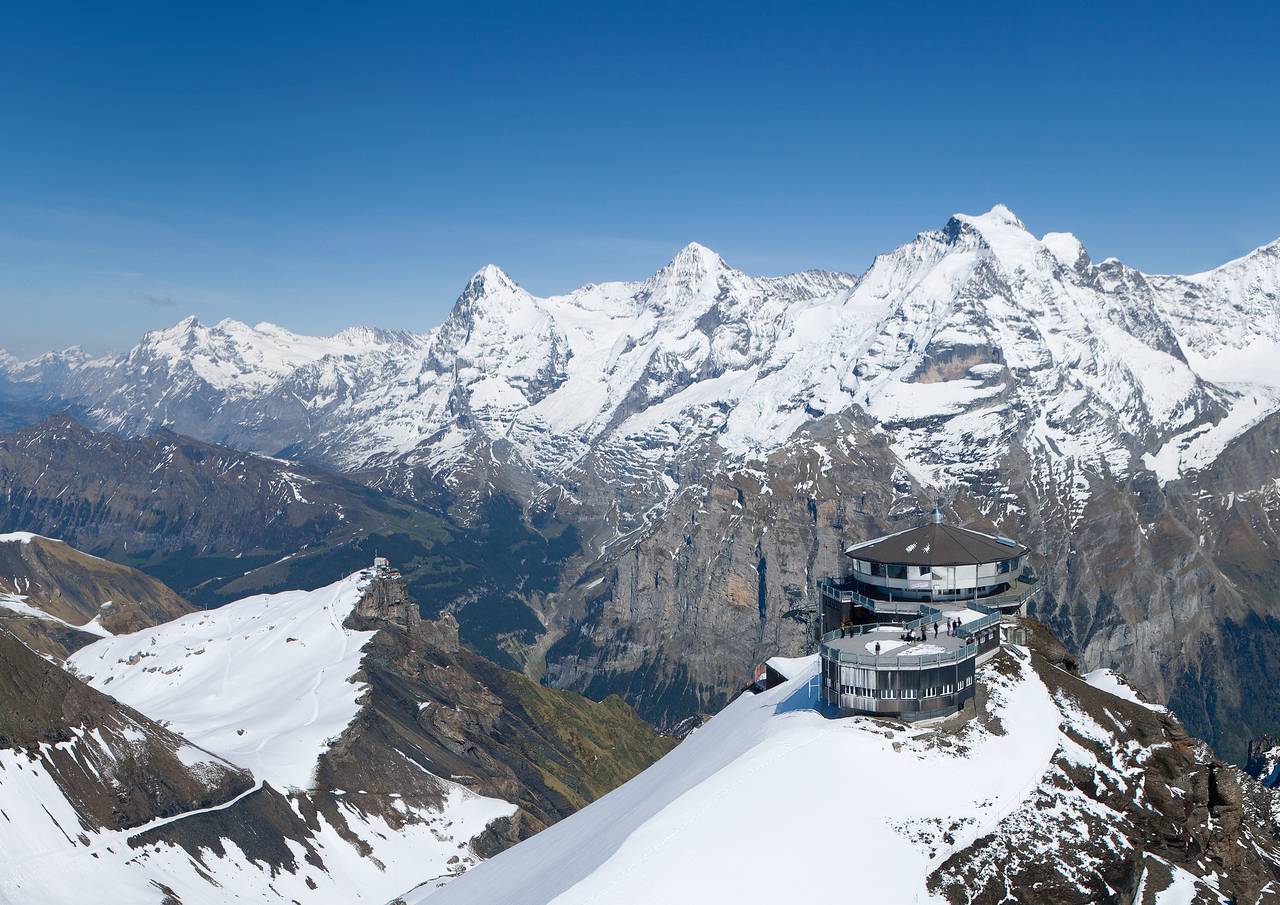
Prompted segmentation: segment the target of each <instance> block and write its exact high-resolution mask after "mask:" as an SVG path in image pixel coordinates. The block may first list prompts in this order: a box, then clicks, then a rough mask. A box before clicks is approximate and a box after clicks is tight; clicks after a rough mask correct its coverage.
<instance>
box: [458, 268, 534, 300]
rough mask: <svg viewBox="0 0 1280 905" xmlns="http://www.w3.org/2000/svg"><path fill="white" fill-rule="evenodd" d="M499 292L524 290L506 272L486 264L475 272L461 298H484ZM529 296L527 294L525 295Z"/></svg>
mask: <svg viewBox="0 0 1280 905" xmlns="http://www.w3.org/2000/svg"><path fill="white" fill-rule="evenodd" d="M498 292H521V293H523V292H524V290H523V289H521V288H520V285H519V284H518V283H517V282H516V281H515V280H513V279H511V277H509V276H507V273H506V271H504V270H503V269H502V268H501V267H499V266H497V265H496V264H486V265H484V266H483V267H481V268H480V269H479V270H477V271H476V272H475V274H474V275H473V276H472V277H471V279H470V280H468V281H467V286H466V288H465V289H463V290H462V296H461V297H460V299H459V300H461V298H483V297H484V296H489V295H493V294H494V293H498ZM525 294H526V295H527V293H525Z"/></svg>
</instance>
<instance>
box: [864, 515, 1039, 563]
mask: <svg viewBox="0 0 1280 905" xmlns="http://www.w3.org/2000/svg"><path fill="white" fill-rule="evenodd" d="M1026 552H1027V548H1026V547H1024V546H1023V545H1022V544H1020V543H1018V542H1017V541H1015V540H1013V539H1012V538H1008V537H999V536H997V535H995V534H984V533H982V532H981V531H973V530H970V529H969V528H957V527H956V526H955V525H944V524H942V523H940V522H938V523H931V524H928V525H920V526H919V527H917V528H908V529H907V530H906V531H899V532H897V533H896V534H888V535H885V536H884V537H877V538H874V539H873V540H868V541H863V542H862V543H860V544H854V545H853V546H852V547H850V548H849V549H847V550H845V553H847V554H848V555H849V556H856V557H857V558H858V559H866V560H870V561H872V562H883V563H898V564H902V565H908V566H967V565H973V564H974V563H981V562H999V561H1000V560H1002V559H1010V558H1012V557H1014V556H1021V555H1022V554H1024V553H1026Z"/></svg>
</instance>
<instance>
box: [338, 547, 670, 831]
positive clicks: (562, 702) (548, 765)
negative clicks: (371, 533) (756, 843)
mask: <svg viewBox="0 0 1280 905" xmlns="http://www.w3.org/2000/svg"><path fill="white" fill-rule="evenodd" d="M346 624H347V626H348V627H349V628H351V629H353V630H357V631H365V630H372V631H376V632H377V634H376V635H375V636H374V638H373V640H372V641H371V642H370V643H369V645H368V647H367V648H366V655H365V658H364V661H363V663H362V669H361V673H360V677H361V678H362V679H363V680H364V681H365V682H367V683H368V685H369V692H368V696H367V698H366V700H365V703H364V707H363V709H362V711H361V714H360V716H359V717H357V719H356V721H355V722H354V723H353V725H352V728H351V729H350V730H349V731H348V732H347V733H346V734H345V735H344V737H343V738H342V739H341V740H340V741H339V742H338V744H337V745H336V746H335V747H334V748H333V749H332V750H330V751H329V752H328V753H326V754H325V755H324V757H323V758H322V762H321V772H320V776H321V777H322V780H323V779H324V778H325V777H326V775H327V774H328V773H330V772H332V774H333V776H334V780H333V784H334V785H341V786H344V787H345V786H350V785H353V784H354V785H361V786H362V787H364V786H368V785H370V783H373V784H375V785H376V784H378V783H379V782H380V781H382V779H381V778H382V777H384V776H385V774H384V771H385V770H386V769H387V768H388V767H391V768H394V767H396V766H397V765H399V767H400V769H403V765H404V763H406V762H407V763H409V764H416V765H417V767H418V768H420V769H422V770H424V771H426V772H429V773H431V774H434V775H437V776H446V777H453V778H455V779H459V780H460V781H462V782H464V783H465V784H466V785H467V786H468V787H469V788H471V789H473V790H475V791H477V792H480V793H481V794H484V795H487V796H491V797H494V798H500V799H502V800H504V801H509V802H513V803H515V804H517V805H518V806H519V810H518V811H517V812H516V813H515V814H514V815H512V816H511V817H510V818H509V819H507V820H506V821H504V822H503V823H502V824H500V825H496V826H494V827H492V828H491V829H490V832H489V835H488V837H487V840H486V842H485V843H484V846H483V847H482V851H484V852H486V853H492V852H494V851H496V850H498V849H499V848H501V847H504V846H505V845H507V844H509V843H510V842H512V841H515V840H517V839H521V838H524V837H525V836H528V835H529V834H531V833H533V832H537V831H538V830H540V829H542V828H544V827H545V826H547V825H549V824H551V823H554V822H555V821H557V820H559V819H560V818H562V817H565V816H567V815H568V814H570V813H572V812H573V811H575V810H577V809H578V808H580V807H582V806H583V805H585V804H587V803H588V802H590V801H592V800H594V799H595V798H597V797H599V796H600V795H602V794H604V793H605V792H607V791H609V790H610V789H612V788H614V787H615V786H617V785H619V784H621V783H622V782H625V781H626V780H627V779H629V778H630V777H631V776H633V775H635V774H636V773H637V772H639V771H640V770H642V769H644V768H645V767H647V766H648V765H649V764H650V763H652V762H653V761H654V760H656V759H657V758H658V757H660V756H661V755H662V754H663V753H665V752H666V751H667V750H669V749H670V747H671V746H672V744H673V743H672V742H671V740H669V739H666V738H663V737H662V736H659V735H658V734H657V733H656V732H654V731H653V729H652V728H651V727H649V726H648V725H647V724H645V723H644V722H643V721H642V720H641V719H640V718H639V717H637V716H636V715H635V713H634V712H633V711H632V710H631V708H630V707H628V706H627V705H626V704H624V703H623V702H622V701H621V700H620V699H619V698H616V697H615V698H611V699H609V700H606V701H604V702H602V703H595V702H593V701H590V700H588V699H586V698H583V697H580V696H579V695H576V694H573V693H570V692H565V691H557V690H553V689H548V688H544V687H542V686H539V685H538V684H537V683H535V682H533V681H531V680H529V679H527V678H525V677H524V676H522V675H519V674H518V673H514V672H511V671H509V670H505V669H502V668H500V667H497V666H495V665H494V664H493V663H492V662H491V661H489V660H487V659H486V658H484V657H481V656H478V655H476V654H474V653H472V652H471V651H469V650H467V649H466V648H465V647H464V646H463V645H462V644H461V642H460V640H459V635H458V624H457V621H456V620H455V619H454V618H453V617H452V616H448V615H446V616H443V617H441V618H440V619H437V620H434V621H432V620H424V619H423V618H422V617H421V615H420V614H419V610H418V607H417V604H416V603H414V602H413V600H412V598H410V596H409V594H408V590H407V588H406V586H405V583H404V580H403V579H402V578H400V576H399V575H398V574H395V573H390V574H386V573H378V572H374V573H373V577H372V578H371V579H370V581H369V583H368V584H367V586H366V587H365V590H364V593H363V595H362V597H361V599H360V602H359V603H358V605H357V606H356V608H355V610H354V611H353V613H352V614H351V616H350V617H349V618H348V619H347V622H346Z"/></svg>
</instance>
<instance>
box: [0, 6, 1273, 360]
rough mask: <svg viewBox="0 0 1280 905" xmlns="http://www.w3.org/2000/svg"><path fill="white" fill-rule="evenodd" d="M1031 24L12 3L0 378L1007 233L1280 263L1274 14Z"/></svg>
mask: <svg viewBox="0 0 1280 905" xmlns="http://www.w3.org/2000/svg"><path fill="white" fill-rule="evenodd" d="M1031 6H1032V5H1030V4H1010V5H1008V6H1000V5H994V6H986V7H981V8H980V7H979V6H978V5H976V4H937V5H934V4H927V3H918V4H909V5H908V4H875V5H865V6H859V5H856V4H842V5H838V6H826V5H822V4H813V5H808V6H800V5H794V4H777V5H764V4H752V3H732V4H712V3H704V4H661V3H646V4H644V5H635V6H630V7H626V8H622V7H612V6H611V5H608V4H586V3H584V4H579V5H553V4H519V5H514V4H513V5H485V4H478V3H477V4H470V3H469V4H451V5H449V6H442V7H433V6H430V5H426V4H405V5H398V4H353V3H341V4H337V3H335V4H327V3H321V2H316V3H307V4H294V5H290V4H261V3H255V4H246V5H238V4H235V3H221V4H216V5H215V4H208V5H206V6H204V8H203V9H201V8H199V7H197V6H196V5H195V4H174V3H163V4H153V5H147V4H101V3H91V4H84V5H82V6H73V5H67V4H59V3H55V2H48V3H39V4H25V5H23V7H22V8H18V6H17V5H16V4H11V5H9V6H8V8H7V10H6V14H5V23H4V27H3V29H0V80H2V82H0V83H2V84H3V85H4V86H5V87H4V89H3V90H2V91H0V123H3V140H0V314H3V315H4V322H5V324H4V327H3V329H2V330H0V348H8V349H10V350H11V351H14V352H18V353H24V354H25V353H34V352H38V351H41V350H43V349H46V348H50V347H55V346H63V345H69V344H72V343H80V344H82V345H84V346H85V347H86V348H89V349H92V350H95V351H96V350H103V349H109V348H124V347H127V346H128V345H130V344H131V343H132V342H133V341H135V340H136V339H137V337H138V336H139V335H140V334H141V332H142V331H143V330H146V329H149V328H152V327H157V326H163V325H166V324H169V323H172V322H175V321H177V320H178V319H180V318H181V317H183V316H185V315H186V314H190V313H194V314H196V315H198V316H199V317H200V318H201V319H205V320H209V321H216V320H217V319H219V318H222V317H235V318H239V319H241V320H245V321H248V322H250V323H254V322H257V321H260V320H270V321H273V322H276V323H280V324H283V325H285V326H288V327H290V328H292V329H296V330H300V331H306V332H330V331H333V330H336V329H338V328H340V327H342V326H344V325H347V324H351V323H374V324H378V325H382V326H390V327H401V328H409V329H425V328H428V327H430V326H432V325H434V324H435V323H437V322H438V321H439V320H440V319H441V318H442V317H443V316H444V315H445V313H446V312H447V310H448V308H449V306H450V305H451V304H452V302H453V299H454V298H455V297H456V295H457V293H458V291H459V290H460V289H461V287H462V285H463V284H464V283H465V281H466V279H467V278H468V277H469V276H470V274H471V273H473V272H474V271H475V270H477V269H478V268H479V267H481V266H482V265H484V264H485V263H488V262H493V263H496V264H498V265H500V266H501V267H503V269H505V270H506V271H507V272H509V273H510V274H511V275H512V276H513V277H514V278H515V279H517V280H518V281H519V282H521V283H522V284H523V285H525V286H526V287H527V288H529V289H530V290H532V291H534V292H538V293H549V292H553V291H562V290H567V289H570V288H572V287H574V286H577V285H580V284H581V283H584V282H588V281H599V280H604V279H631V278H639V277H642V276H644V275H646V274H648V273H650V272H652V271H653V270H656V269H657V268H658V267H660V266H661V265H662V264H663V263H664V262H665V261H666V260H668V259H669V258H670V257H671V256H672V254H674V252H675V251H676V250H677V249H678V248H679V247H680V246H681V245H683V244H684V243H686V242H688V241H690V240H697V241H699V242H702V243H703V244H705V245H709V246H711V247H712V248H715V249H716V250H718V251H719V252H720V253H721V254H723V255H724V256H725V258H726V259H727V260H728V261H729V262H730V263H731V264H734V265H735V266H738V267H741V268H742V269H744V270H747V271H749V272H754V273H782V272H789V271H793V270H799V269H804V268H808V267H827V268H836V269H843V270H848V271H852V272H860V271H861V270H862V269H863V268H865V267H866V265H867V264H868V263H869V262H870V260H871V258H872V257H873V256H874V255H875V254H876V253H878V252H880V251H885V250H888V249H891V248H892V247H894V246H896V245H898V244H900V243H902V242H904V241H907V240H909V239H910V238H911V237H912V236H913V235H915V233H917V232H919V231H921V230H925V229H932V228H936V227H939V226H941V225H942V224H943V223H944V222H945V221H946V218H947V217H948V216H949V215H950V214H951V213H953V212H955V211H966V212H980V211H983V210H986V209H988V208H989V207H991V205H992V204H994V203H996V202H1004V203H1007V204H1008V205H1010V206H1011V207H1012V208H1013V209H1014V210H1015V211H1016V212H1017V213H1018V214H1019V215H1020V216H1021V217H1022V219H1023V220H1024V221H1025V222H1026V223H1027V225H1028V226H1029V227H1030V228H1031V229H1032V230H1033V231H1035V232H1036V233H1037V234H1039V233H1043V232H1045V231H1048V230H1069V231H1072V232H1075V233H1076V234H1077V235H1078V236H1080V237H1081V239H1082V240H1083V241H1084V243H1085V245H1086V247H1088V249H1089V250H1090V252H1091V254H1093V256H1094V257H1095V258H1102V257H1105V256H1109V255H1115V256H1117V257H1120V258H1122V259H1124V260H1126V261H1128V262H1129V263H1132V264H1134V265H1135V266H1138V267H1141V268H1143V269H1146V270H1149V271H1158V272H1191V271H1196V270H1203V269H1205V268H1208V267H1211V266H1213V265H1215V264H1217V263H1221V262H1222V261H1224V260H1227V259H1229V258H1232V257H1235V256H1237V255H1239V254H1242V253H1244V252H1246V251H1248V250H1249V249H1250V248H1253V247H1255V246H1257V245H1260V244H1263V243H1265V242H1268V241H1271V240H1273V239H1275V238H1277V237H1278V236H1280V172H1278V171H1277V169H1276V164H1275V161H1276V159H1277V150H1276V149H1277V145H1278V144H1280V141H1278V139H1280V101H1278V100H1277V98H1280V64H1278V63H1277V57H1276V52H1275V47H1274V37H1275V35H1276V34H1277V33H1280V13H1278V12H1277V9H1276V7H1275V5H1274V4H1273V5H1262V4H1259V5H1256V6H1233V5H1231V4H1225V3H1219V4H1215V5H1213V6H1212V7H1203V6H1200V7H1197V6H1193V5H1189V4H1188V5H1179V4H1126V5H1124V8H1123V9H1115V10H1111V9H1105V8H1103V7H1102V6H1101V5H1098V6H1095V7H1092V8H1087V7H1085V6H1083V5H1080V6H1075V5H1065V4H1042V5H1036V6H1035V7H1034V8H1029V7H1031Z"/></svg>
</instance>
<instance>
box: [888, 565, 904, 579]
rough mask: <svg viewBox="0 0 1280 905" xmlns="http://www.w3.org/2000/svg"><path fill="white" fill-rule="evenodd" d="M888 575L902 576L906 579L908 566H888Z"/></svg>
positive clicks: (901, 577)
mask: <svg viewBox="0 0 1280 905" xmlns="http://www.w3.org/2000/svg"><path fill="white" fill-rule="evenodd" d="M886 575H887V577H889V578H900V579H902V580H903V581H906V580H907V567H906V566H887V567H886Z"/></svg>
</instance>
